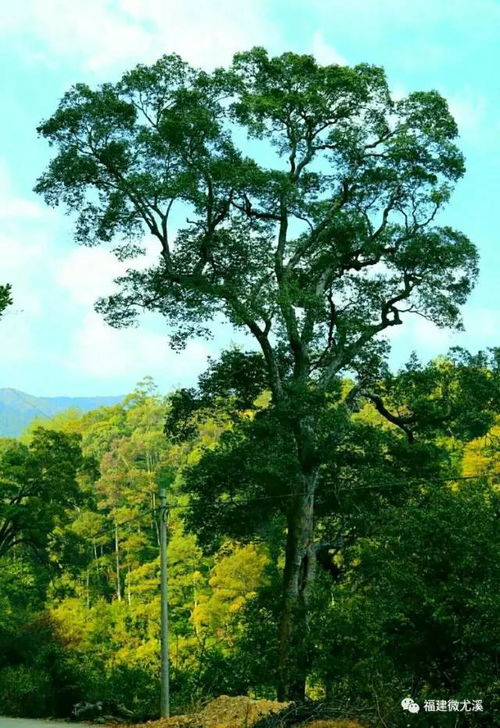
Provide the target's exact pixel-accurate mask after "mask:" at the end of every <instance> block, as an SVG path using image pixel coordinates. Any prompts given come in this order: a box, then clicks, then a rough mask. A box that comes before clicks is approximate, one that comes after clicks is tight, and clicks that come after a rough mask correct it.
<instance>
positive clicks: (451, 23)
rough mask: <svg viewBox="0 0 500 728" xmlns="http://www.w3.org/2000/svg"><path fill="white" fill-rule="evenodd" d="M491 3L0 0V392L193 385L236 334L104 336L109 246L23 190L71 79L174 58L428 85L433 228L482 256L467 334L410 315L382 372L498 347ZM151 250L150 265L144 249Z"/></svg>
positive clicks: (45, 153) (494, 18)
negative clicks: (244, 56) (437, 201)
mask: <svg viewBox="0 0 500 728" xmlns="http://www.w3.org/2000/svg"><path fill="white" fill-rule="evenodd" d="M499 37H500V2H498V1H497V0H474V2H471V1H470V0H439V2H436V0H417V1H415V2H413V3H410V2H403V1H402V0H377V2H375V1H374V0H348V1H347V2H346V0H287V1H286V2H282V1H281V0H267V1H264V0H252V1H251V2H248V0H247V1H246V2H240V1H239V0H211V2H207V1H206V0H205V2H202V1H200V0H183V2H178V1H177V0H175V1H174V0H72V2H67V0H44V1H43V2H40V0H22V2H18V3H14V2H8V1H7V0H4V1H3V2H0V48H1V50H0V62H1V68H2V74H1V78H0V84H1V99H2V107H3V109H4V112H3V114H2V116H1V118H0V138H1V144H0V282H4V281H5V282H6V281H10V282H11V283H12V284H13V286H14V295H15V305H14V306H13V307H12V308H11V309H10V311H9V313H8V314H6V315H5V317H4V318H3V319H2V321H1V323H0V351H1V354H0V387H2V386H5V387H16V388H18V389H22V390H24V391H27V392H30V393H33V394H39V395H45V396H51V395H63V394H64V395H77V394H79V395H97V394H121V393H124V392H127V391H130V390H131V389H132V388H133V387H134V384H135V383H136V382H137V381H138V380H139V379H141V378H142V377H143V376H144V375H146V374H151V375H152V376H154V377H155V379H156V380H157V382H158V384H159V385H160V387H161V389H162V390H163V391H168V390H170V389H172V388H173V387H175V386H178V385H180V384H182V385H186V384H191V383H193V382H194V380H195V377H196V374H197V373H199V372H200V371H202V370H203V368H204V366H205V363H206V357H207V355H209V354H210V353H212V354H216V352H217V351H218V350H219V349H220V347H221V346H224V345H227V344H228V343H229V342H230V341H232V334H231V332H230V331H229V330H222V329H218V332H219V333H218V335H217V337H216V339H215V340H214V341H211V342H208V343H207V342H203V341H200V342H193V343H192V344H191V345H190V346H189V347H188V348H187V350H186V351H185V352H184V353H183V354H181V355H177V354H174V353H172V352H171V351H170V350H169V348H168V340H167V334H166V331H165V330H164V327H163V324H162V322H161V321H159V320H157V319H154V318H152V317H145V318H144V319H143V320H142V321H141V325H140V327H139V328H137V329H131V330H126V331H123V330H122V331H115V330H113V329H111V328H109V327H108V326H107V325H106V324H104V323H103V322H102V320H101V319H100V317H99V316H98V315H97V314H96V313H94V311H93V302H94V300H95V299H96V298H97V297H98V296H100V295H103V294H106V293H108V292H110V291H111V290H112V287H113V284H112V281H113V278H114V277H115V276H116V275H117V274H119V273H120V272H121V270H122V269H123V266H121V265H120V264H118V263H117V262H116V261H115V260H114V259H113V257H112V255H111V254H109V253H108V252H107V251H106V250H105V249H100V248H94V249H88V248H81V247H77V246H76V245H75V244H74V243H73V241H72V233H71V221H70V220H69V219H68V218H67V217H65V216H64V214H63V213H62V211H59V210H49V209H47V208H46V207H45V206H44V203H43V202H42V200H40V199H38V198H37V197H36V196H35V195H34V194H33V193H32V192H31V189H32V187H33V185H34V182H35V180H36V178H37V176H38V175H39V174H40V173H41V171H42V170H43V168H44V166H45V164H46V162H47V160H48V159H49V150H48V148H47V146H46V144H45V142H44V141H43V140H40V139H37V136H36V132H35V128H36V126H37V124H38V123H39V122H40V120H41V119H42V118H44V117H47V116H49V115H50V114H51V113H52V112H53V111H54V109H55V108H56V106H57V103H58V100H59V98H60V97H61V95H62V94H63V93H64V91H65V90H66V89H67V88H68V87H69V86H70V85H71V84H73V83H74V82H76V81H86V82H88V83H90V84H97V83H99V82H101V81H105V80H114V79H116V78H118V77H119V76H120V75H121V73H122V72H123V71H124V70H126V69H128V68H130V67H132V66H133V65H135V64H136V63H139V62H141V63H149V62H153V61H154V60H155V59H156V58H157V57H159V56H160V55H162V54H163V53H170V52H173V51H175V52H177V53H180V54H181V55H182V56H183V57H185V58H186V59H187V60H189V61H190V62H192V63H194V64H196V65H201V66H204V67H206V68H211V67H213V66H214V65H220V64H224V63H227V62H228V61H229V60H230V59H231V56H232V54H233V53H234V52H235V51H238V50H244V49H248V48H250V47H252V46H254V45H263V46H266V47H267V48H268V49H269V50H270V51H271V52H273V53H280V52H283V51H285V50H293V51H296V52H307V53H314V54H315V55H316V57H317V59H318V60H319V61H320V62H322V63H336V62H340V63H348V64H354V63H359V62H364V61H366V62H369V63H374V64H377V65H382V66H384V67H385V69H386V71H387V75H388V79H389V83H390V85H391V87H392V89H393V91H394V93H395V94H397V95H404V94H405V93H407V92H409V91H412V90H415V89H421V90H427V89H432V88H435V89H437V90H439V91H440V92H441V93H442V94H443V95H444V96H446V98H447V99H448V101H449V105H450V108H451V110H452V112H453V114H454V115H455V118H456V120H457V122H458V125H459V128H460V131H461V140H460V145H461V147H462V149H463V151H464V153H465V155H466V159H467V170H468V171H467V174H466V177H465V178H464V180H462V181H461V182H460V184H459V185H458V187H457V190H456V192H455V195H454V197H453V201H452V203H451V204H450V205H449V207H448V208H447V210H446V211H445V212H444V213H443V215H442V217H441V221H442V222H446V223H448V224H451V225H453V226H454V227H456V228H458V229H461V230H462V231H463V232H465V233H466V234H467V235H468V236H469V237H470V238H471V239H472V240H474V242H475V243H476V244H477V245H478V247H479V250H480V253H481V275H480V279H479V283H478V285H477V288H476V290H475V291H474V293H473V295H472V296H471V298H470V301H469V303H468V304H467V306H466V307H465V308H464V320H465V325H466V332H465V333H464V334H454V333H452V332H447V331H442V330H439V329H436V328H435V327H434V326H432V325H431V324H429V323H428V322H426V321H425V320H423V319H421V318H419V317H415V318H413V319H409V320H408V321H407V323H406V324H405V325H404V326H403V327H398V329H397V331H396V332H394V335H393V349H394V353H393V357H392V361H393V363H394V364H399V363H401V362H403V361H404V360H406V358H407V357H408V355H409V353H410V352H411V351H412V350H416V351H417V352H418V353H419V355H420V356H421V357H422V358H424V359H428V358H430V357H432V356H435V355H436V354H439V353H442V352H444V351H446V350H447V349H448V347H449V346H451V345H454V344H461V345H464V346H467V347H468V348H470V349H473V350H475V349H478V348H484V347H486V346H488V345H493V344H495V343H498V336H497V334H498V331H499V328H500V326H499V322H500V306H499V296H498V287H499V271H500V260H499V253H498V251H499V245H498V235H499V233H498V222H497V217H498V210H499V208H500V199H499V190H500V184H499V182H500V165H499V159H500V88H499V87H500V75H499V74H498V67H499V62H500V51H499V43H498V38H499ZM148 255H150V256H154V255H155V249H154V247H150V249H149V253H148Z"/></svg>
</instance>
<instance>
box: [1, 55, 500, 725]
mask: <svg viewBox="0 0 500 728" xmlns="http://www.w3.org/2000/svg"><path fill="white" fill-rule="evenodd" d="M38 132H39V135H40V137H41V138H42V139H43V140H45V142H46V143H48V145H49V146H50V148H51V149H52V152H53V156H52V159H51V161H50V162H49V164H48V165H47V168H46V170H45V172H43V173H42V174H41V176H40V177H39V179H38V181H37V183H36V187H35V191H36V192H37V193H38V194H40V195H41V196H43V198H44V199H45V201H46V202H47V204H48V205H50V206H52V207H56V206H59V205H60V206H62V207H63V208H64V209H65V210H66V211H68V212H69V214H70V215H71V216H72V219H73V221H74V226H75V227H74V229H75V232H74V235H75V241H76V242H78V243H80V244H83V245H87V246H98V245H103V246H107V247H108V248H110V249H111V250H112V252H113V253H114V255H115V256H116V257H117V258H118V259H119V260H120V261H135V259H140V257H141V255H143V253H144V251H145V248H144V240H145V237H146V236H147V238H148V240H151V241H152V242H153V243H154V245H155V246H156V248H155V250H156V251H157V258H156V262H154V263H153V264H151V265H149V267H146V268H145V267H142V268H141V267H137V266H135V267H134V265H133V263H131V267H130V268H129V269H128V270H127V272H126V273H125V274H124V275H123V276H122V277H121V278H120V279H119V280H118V281H117V285H118V286H119V288H118V289H117V290H116V292H115V293H113V294H111V295H109V296H108V297H103V298H101V299H100V300H99V301H98V302H97V304H96V309H97V311H98V312H100V313H101V314H102V315H103V316H104V318H105V320H106V321H107V322H108V323H109V324H110V325H111V326H114V327H117V328H120V327H124V326H129V325H132V324H134V323H135V321H136V319H137V316H138V315H139V314H140V313H142V312H144V311H146V312H149V313H150V314H154V315H155V316H159V317H161V318H162V321H164V323H165V325H166V326H167V327H168V332H169V343H170V345H171V347H172V348H174V349H176V350H178V351H179V352H181V354H180V355H181V356H182V350H183V348H184V347H185V346H186V345H187V344H188V343H189V342H190V341H192V340H193V339H197V338H203V337H207V338H209V337H210V336H212V337H213V336H214V327H215V336H216V334H217V330H219V331H220V328H219V329H217V327H222V328H224V330H229V331H231V332H235V333H236V334H238V335H241V336H242V337H243V335H245V336H246V341H249V340H250V341H251V342H252V343H251V345H248V346H245V345H239V344H238V345H236V344H235V345H232V346H228V347H221V348H220V350H219V353H218V354H217V355H216V356H214V357H213V358H212V359H210V360H209V363H208V366H207V369H206V370H205V372H203V373H202V374H201V376H200V377H199V379H198V381H197V383H196V384H193V386H191V387H185V388H177V389H176V390H175V391H171V392H159V391H158V390H157V388H156V386H155V384H154V382H153V380H152V379H151V378H146V379H144V380H143V381H141V382H140V383H139V384H138V385H137V387H136V389H135V390H134V391H133V392H131V393H130V394H129V395H128V396H127V397H126V398H125V399H124V400H123V402H121V403H120V404H116V405H114V406H110V407H102V408H99V409H96V410H92V411H91V412H87V413H85V414H82V413H81V412H78V411H77V410H69V411H67V412H64V413H62V414H58V415H55V416H54V417H53V418H51V419H50V420H47V419H44V420H38V421H37V420H34V421H33V422H32V423H31V424H30V425H29V427H28V428H27V429H26V431H25V432H24V433H23V435H22V436H21V437H20V438H18V439H12V438H10V439H9V438H3V439H2V440H1V441H0V487H1V498H0V559H1V562H0V565H1V569H0V581H1V589H0V600H1V602H0V705H1V706H2V711H3V712H4V713H6V714H10V715H17V716H21V715H23V716H31V717H47V716H56V717H68V716H69V715H70V714H71V711H72V709H73V706H74V705H75V704H76V703H78V702H80V701H89V702H96V701H99V700H105V699H106V700H111V699H112V700H114V701H116V702H117V703H119V704H122V705H123V706H125V707H126V708H127V710H129V711H131V714H132V716H133V719H134V720H136V721H144V720H146V719H151V718H155V717H158V713H159V704H160V679H159V678H160V592H159V573H160V558H159V545H160V533H159V514H160V507H159V506H160V503H159V492H160V491H161V490H163V489H164V490H165V491H166V493H167V529H168V569H169V609H170V653H169V654H170V665H171V701H172V705H171V707H172V712H173V713H174V714H180V713H186V712H190V711H194V710H195V709H196V708H197V707H199V706H200V705H203V704H204V703H205V702H206V701H207V700H209V699H210V698H214V697H217V696H220V695H230V696H231V695H232V696H238V695H240V696H242V695H245V696H250V697H252V698H253V697H255V698H269V699H274V698H276V699H277V700H279V701H280V702H286V703H287V704H288V705H290V704H292V705H294V706H295V707H294V708H293V710H294V711H295V712H294V713H293V715H292V714H291V713H290V709H289V708H287V710H288V713H287V715H288V716H289V717H288V718H286V719H285V718H283V720H282V722H281V723H279V725H280V726H281V725H283V726H284V725H290V726H291V725H292V722H291V720H292V718H293V720H294V722H293V725H297V724H298V723H299V722H300V721H302V724H303V725H305V723H304V720H307V719H308V718H310V717H312V716H314V717H315V718H319V719H323V718H324V719H325V721H326V720H327V719H330V718H336V717H339V718H346V719H347V718H349V719H352V720H356V721H359V723H357V725H369V726H373V727H375V726H377V727H379V726H380V727H381V728H387V726H401V727H402V726H406V725H408V718H409V716H408V713H405V711H404V710H403V709H402V707H401V701H402V700H404V699H405V698H409V697H411V700H410V703H412V701H417V703H419V704H420V705H422V706H423V705H427V706H429V705H431V704H432V705H433V706H434V708H429V710H434V709H437V710H439V711H440V712H441V713H442V715H440V716H439V719H440V722H439V725H443V726H446V727H448V726H449V727H450V728H451V727H452V726H456V725H459V724H460V725H462V724H463V725H470V726H475V725H478V726H479V725H485V726H492V725H495V720H498V715H499V714H500V713H498V708H499V707H500V705H499V703H498V699H499V697H498V696H499V694H500V690H499V688H500V679H499V673H498V668H499V663H498V645H499V644H500V631H499V630H500V619H499V617H500V596H499V593H500V590H499V589H498V585H499V584H500V574H499V570H500V534H499V529H498V515H499V497H500V491H499V473H500V471H499V464H498V462H499V461H498V443H499V436H500V424H499V419H498V417H499V414H500V397H499V395H500V378H499V370H500V350H499V349H496V348H493V347H492V348H491V349H488V350H487V351H479V352H475V353H472V352H468V351H466V350H464V349H462V348H458V347H455V348H453V349H451V350H450V351H448V352H443V354H442V356H439V357H437V358H434V359H432V360H431V361H428V362H427V361H421V360H420V358H419V357H418V356H417V355H416V354H411V355H410V352H408V357H407V363H406V364H405V365H404V366H403V367H401V368H399V369H398V370H395V369H394V368H391V367H390V366H389V363H388V362H389V358H388V357H389V351H390V338H389V335H390V331H391V330H394V329H395V328H397V327H399V326H401V325H404V324H405V323H406V322H407V320H408V318H409V317H410V316H420V317H423V318H424V319H426V320H427V321H429V322H432V323H433V324H435V325H436V326H438V327H441V328H458V329H459V328H460V327H461V326H462V320H461V306H462V305H463V304H464V303H465V301H466V300H467V297H468V295H469V293H470V292H471V290H472V288H473V286H474V283H475V280H476V277H477V274H478V252H477V249H476V247H475V245H474V244H473V243H472V242H471V241H470V240H469V239H468V238H467V236H466V235H465V234H464V233H462V232H460V231H458V230H456V229H454V228H452V227H451V226H450V225H447V224H446V225H439V224H438V219H439V214H440V213H441V210H442V208H444V207H445V206H446V204H447V203H448V201H449V199H450V197H451V194H452V191H453V188H454V185H455V183H456V182H457V181H458V180H460V178H461V177H462V176H463V175H464V173H465V165H464V159H463V155H462V153H461V151H460V149H459V147H458V146H457V143H456V142H457V136H458V129H457V125H456V123H455V120H454V119H453V116H452V114H451V113H450V110H449V108H448V105H447V103H446V100H445V99H444V98H443V97H442V96H441V95H440V94H439V93H438V92H437V91H422V92H421V91H418V92H411V93H410V94H408V95H407V96H405V97H404V98H396V99H394V98H392V96H391V92H390V88H389V85H388V82H387V79H386V76H385V73H384V71H383V69H382V68H380V67H377V66H372V65H369V64H365V63H362V64H359V65H356V66H353V67H347V66H341V65H326V66H322V65H319V64H318V63H317V62H316V61H315V59H314V58H313V57H312V56H309V55H297V54H294V53H290V52H289V53H284V54H282V55H281V56H278V57H270V56H269V55H268V53H267V52H266V51H265V50H264V49H263V48H259V47H257V48H254V49H252V50H251V51H248V52H244V53H238V54H236V56H235V57H234V60H233V63H232V65H230V66H229V67H228V68H218V69H216V70H215V71H213V72H210V73H209V72H205V71H200V70H199V69H197V68H194V67H191V66H190V65H188V64H187V63H186V62H184V61H182V59H180V58H179V57H178V56H176V55H169V56H164V57H162V58H161V59H160V60H159V61H157V62H156V63H155V64H153V65H151V66H145V65H139V66H137V67H136V68H134V69H132V70H131V71H129V72H127V73H125V74H124V75H123V76H122V78H121V79H120V80H119V81H117V82H115V83H104V84H102V85H101V86H99V87H98V88H96V89H93V88H91V87H90V86H88V85H86V84H83V83H77V84H75V85H74V86H73V87H72V88H71V89H70V90H69V91H68V92H67V93H66V94H65V95H64V96H63V98H62V100H61V102H60V104H59V107H58V108H57V110H56V111H55V112H54V113H53V115H52V116H51V117H50V118H48V119H46V120H44V121H42V122H41V124H40V126H39V127H38ZM249 154H252V156H251V157H250V156H248V155H249ZM10 295H11V294H10V291H9V290H8V289H7V288H6V289H5V294H4V304H5V306H8V305H9V301H10ZM0 327H1V324H0ZM0 330H1V328H0ZM442 703H443V704H444V705H445V708H436V706H438V705H441V704H442ZM318 706H321V708H320V707H318ZM460 706H461V707H460ZM318 711H319V712H318ZM321 711H322V712H321ZM458 711H460V712H461V714H460V715H457V712H458ZM410 712H412V711H410ZM290 716H291V717H290ZM410 717H411V719H412V723H411V725H416V726H419V725H422V726H425V725H428V724H429V723H428V722H427V721H428V717H429V716H428V715H427V714H425V713H424V710H422V711H421V713H420V714H419V715H412V716H410ZM459 719H460V720H461V722H460V723H458V722H457V721H458V720H459ZM263 720H264V722H261V723H259V724H258V725H259V726H262V728H264V726H271V723H270V722H267V723H266V722H265V719H263ZM269 720H271V719H269ZM287 721H288V722H287ZM496 724H498V723H496ZM256 725H257V724H256ZM272 725H273V726H275V725H276V726H277V725H278V723H272ZM311 725H312V724H311ZM318 725H324V726H326V725H327V723H326V722H325V723H321V721H320V722H319V723H318ZM328 725H329V724H328ZM332 725H333V724H332Z"/></svg>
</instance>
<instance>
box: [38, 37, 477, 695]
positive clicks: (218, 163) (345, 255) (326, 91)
mask: <svg viewBox="0 0 500 728" xmlns="http://www.w3.org/2000/svg"><path fill="white" fill-rule="evenodd" d="M39 132H40V133H41V134H42V135H43V136H44V137H45V138H47V139H48V140H49V143H51V144H53V145H55V146H56V148H57V155H56V156H55V158H54V159H53V160H52V162H51V163H50V165H49V168H48V170H47V171H46V173H45V174H44V175H42V177H41V178H40V179H39V181H38V183H37V185H36V191H38V192H39V193H41V194H43V195H44V196H45V199H46V200H47V202H48V203H49V204H51V205H57V204H59V203H61V202H62V203H64V204H65V205H66V206H67V207H68V208H69V210H71V211H75V212H77V214H78V218H77V223H76V239H77V241H79V242H82V243H84V244H86V245H94V244H99V243H111V244H112V250H113V251H114V252H115V254H116V255H117V256H118V257H119V258H120V259H127V258H131V257H134V256H136V255H138V254H139V253H140V252H141V244H140V239H141V237H142V236H143V235H144V232H149V233H151V235H153V236H154V237H155V238H156V239H157V241H158V242H159V245H160V250H159V258H158V262H157V264H156V265H154V266H152V267H151V268H149V269H148V270H146V271H136V270H130V271H129V272H128V273H127V274H126V275H125V276H124V277H122V278H121V279H120V283H121V291H120V292H119V293H118V294H116V295H113V296H111V297H109V298H108V299H107V300H103V301H100V302H99V304H98V309H99V310H100V311H102V312H103V313H104V314H105V315H106V317H107V320H108V321H109V322H110V323H111V324H112V325H115V326H125V325H128V324H130V323H131V322H132V321H133V319H134V317H135V315H136V313H137V312H138V311H139V310H141V309H147V310H150V311H157V312H160V313H161V314H163V315H164V316H165V317H166V319H167V320H168V322H169V323H170V324H171V325H172V327H173V330H174V334H173V337H172V343H173V345H174V346H182V345H183V344H185V342H186V341H187V340H188V339H189V338H190V337H192V336H194V335H197V334H198V335H199V334H203V333H207V326H208V324H209V323H210V321H211V320H212V319H213V318H214V317H216V316H223V317H224V318H225V320H226V321H227V322H228V323H229V324H230V325H232V326H233V327H234V328H237V329H244V330H246V331H247V332H248V333H250V334H251V335H252V336H253V337H254V339H255V341H256V343H257V344H258V346H259V347H260V351H261V352H262V357H263V362H264V370H265V376H266V384H267V387H268V388H269V390H270V391H271V393H272V402H271V407H272V409H273V410H274V412H276V413H277V415H278V417H279V419H280V422H281V423H282V424H283V426H284V428H285V430H286V431H287V432H288V434H289V437H290V438H291V441H292V442H293V453H292V455H293V458H294V462H295V474H294V483H293V486H292V487H290V490H297V495H296V496H295V497H294V498H289V499H288V506H287V510H286V519H287V543H286V564H285V569H284V583H283V603H282V610H281V626H280V645H281V646H280V675H281V677H280V688H279V695H280V697H297V696H301V695H303V693H304V685H305V674H306V666H305V665H303V666H301V665H300V664H297V659H296V658H294V655H293V654H292V653H293V650H292V646H300V644H301V643H302V642H303V639H304V635H305V633H306V630H307V613H308V601H309V593H310V587H311V582H312V575H313V564H314V551H313V547H314V499H315V491H316V486H317V482H318V476H319V472H320V468H321V464H322V453H321V450H320V448H319V447H318V428H319V426H320V425H319V420H320V417H321V412H322V409H323V404H324V403H325V402H327V401H328V399H330V400H331V398H332V393H333V392H335V391H337V388H336V383H337V380H338V378H339V376H341V375H342V373H344V372H345V371H346V370H348V369H350V370H351V371H352V370H357V371H358V372H359V373H360V377H361V380H362V381H360V386H361V385H363V386H365V385H366V380H367V378H369V376H370V375H373V374H374V373H375V372H376V371H377V368H378V366H379V364H380V362H381V361H382V359H383V354H384V352H385V351H386V349H387V345H386V344H385V343H384V342H382V341H381V340H380V338H379V336H380V334H382V332H384V331H386V330H388V329H390V328H391V327H393V326H398V325H400V324H401V323H402V320H403V317H404V315H405V314H407V313H418V314H420V315H422V316H424V317H426V318H428V319H429V320H431V321H433V322H434V323H436V324H437V325H439V326H459V325H460V317H459V308H458V307H459V305H460V304H462V303H463V302H464V301H465V299H466V297H467V294H468V293H469V291H470V289H471V287H472V284H473V281H474V278H475V276H476V272H477V255H476V250H475V248H474V246H473V245H472V243H471V242H470V241H469V240H468V239H467V238H466V237H465V236H464V235H463V234H461V233H460V232H457V231H455V230H453V229H452V228H450V227H439V226H437V225H436V223H435V218H436V214H437V212H438V211H439V210H440V208H441V207H442V206H443V205H444V204H445V203H446V202H447V201H448V199H449V196H450V193H451V190H452V185H453V183H454V182H455V181H456V180H457V179H458V178H460V177H461V176H462V174H463V172H464V163H463V158H462V155H461V153H460V152H459V150H458V149H457V147H456V146H455V143H454V140H455V138H456V136H457V128H456V125H455V122H454V120H453V118H452V117H451V115H450V113H449V111H448V107H447V105H446V101H445V100H444V99H443V98H442V97H441V96H440V95H439V94H438V93H437V92H435V91H431V92H418V93H412V94H410V95H409V96H408V97H407V98H404V99H401V100H398V101H394V100H392V99H391V97H390V93H389V89H388V86H387V81H386V78H385V75H384V72H383V70H382V69H381V68H377V67H374V66H370V65H366V64H361V65H358V66H355V67H354V68H346V67H340V66H334V65H333V66H324V67H323V66H319V65H318V64H317V63H316V62H315V60H314V58H312V57H311V56H299V55H295V54H293V53H285V54H283V55H282V56H280V57H278V58H270V57H269V56H268V55H267V53H266V51H265V50H263V49H261V48H254V49H253V50H252V51H250V52H247V53H241V54H238V55H236V56H235V58H234V62H233V64H232V66H231V67H230V68H229V69H228V70H220V69H219V70H217V71H215V72H214V73H212V74H207V73H205V72H202V71H199V70H196V69H193V68H190V67H189V66H188V65H187V64H186V63H184V62H183V61H182V60H181V59H180V58H178V57H177V56H164V57H163V58H161V59H160V60H159V61H158V62H157V63H156V64H154V65H152V66H150V67H146V66H138V67H137V68H135V69H134V70H132V71H131V72H129V73H126V74H125V75H124V76H123V78H122V79H121V80H120V81H119V82H118V83H116V84H104V85H102V86H101V87H100V88H98V89H97V90H92V89H90V88H89V87H88V86H86V85H84V84H77V85H76V86H74V87H73V88H72V89H71V90H70V91H69V92H68V93H66V94H65V96H64V97H63V99H62V101H61V103H60V106H59V108H58V110H57V111H56V112H55V114H54V115H53V116H52V117H51V118H50V119H48V120H47V121H45V122H44V123H42V124H41V126H40V127H39ZM244 134H247V135H249V136H250V137H252V138H254V139H256V140H258V142H260V143H261V149H260V152H259V153H261V156H262V157H263V158H264V159H265V162H259V161H257V159H250V158H249V157H248V156H245V153H244V152H243V151H242V150H240V149H239V148H238V146H237V142H238V141H239V140H241V139H242V138H243V136H244ZM173 210H177V212H178V213H179V214H180V213H182V214H183V215H185V220H186V221H185V223H184V226H182V227H181V228H180V229H178V230H177V233H176V234H175V235H173V234H172V227H175V225H173V223H174V222H175V220H172V211H173ZM353 401H354V393H353V392H351V395H350V396H349V397H348V398H347V399H346V400H345V401H344V405H345V407H346V408H349V406H350V405H351V404H352V402H353ZM393 419H396V420H397V418H393ZM402 424H403V423H402ZM339 438H340V433H339ZM297 654H299V655H300V650H297ZM294 660H295V664H294ZM291 676H293V678H292V677H291Z"/></svg>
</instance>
